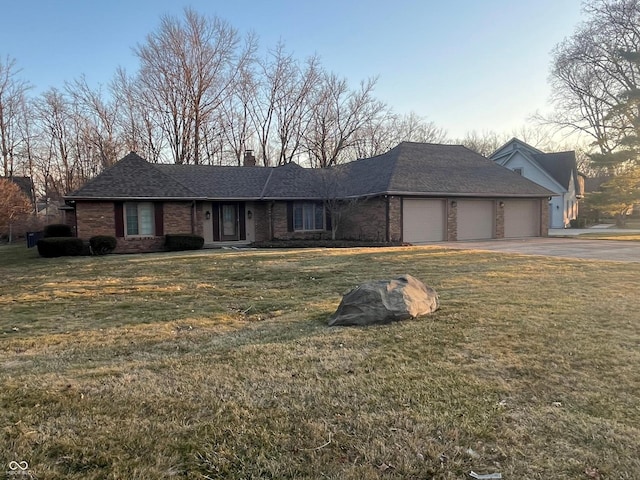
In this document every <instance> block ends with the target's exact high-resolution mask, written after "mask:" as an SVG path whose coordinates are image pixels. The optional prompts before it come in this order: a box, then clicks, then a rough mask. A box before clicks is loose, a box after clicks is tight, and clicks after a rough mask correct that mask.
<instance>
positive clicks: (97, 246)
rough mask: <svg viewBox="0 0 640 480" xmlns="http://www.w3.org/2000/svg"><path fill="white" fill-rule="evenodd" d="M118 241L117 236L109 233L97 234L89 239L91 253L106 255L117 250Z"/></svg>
mask: <svg viewBox="0 0 640 480" xmlns="http://www.w3.org/2000/svg"><path fill="white" fill-rule="evenodd" d="M117 244H118V241H117V240H116V237H112V236H109V235H96V236H94V237H91V238H90V239H89V245H90V247H91V253H92V254H93V255H106V254H108V253H111V252H113V251H114V250H115V248H116V245H117Z"/></svg>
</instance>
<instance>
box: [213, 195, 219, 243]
mask: <svg viewBox="0 0 640 480" xmlns="http://www.w3.org/2000/svg"><path fill="white" fill-rule="evenodd" d="M211 207H212V208H211V210H213V241H214V242H219V241H220V204H217V203H214V204H213V205H211Z"/></svg>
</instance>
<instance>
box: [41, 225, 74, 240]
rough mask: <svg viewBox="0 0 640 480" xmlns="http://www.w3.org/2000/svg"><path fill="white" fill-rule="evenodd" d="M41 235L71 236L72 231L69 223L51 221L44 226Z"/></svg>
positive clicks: (46, 236) (48, 236) (44, 236)
mask: <svg viewBox="0 0 640 480" xmlns="http://www.w3.org/2000/svg"><path fill="white" fill-rule="evenodd" d="M42 237H43V238H50V237H73V232H72V231H71V227H70V226H69V225H66V224H64V223H52V224H51V225H47V226H46V227H44V230H43V234H42Z"/></svg>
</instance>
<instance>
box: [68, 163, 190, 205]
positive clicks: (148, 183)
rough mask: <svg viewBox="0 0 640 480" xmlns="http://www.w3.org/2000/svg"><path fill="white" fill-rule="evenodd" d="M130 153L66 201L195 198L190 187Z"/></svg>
mask: <svg viewBox="0 0 640 480" xmlns="http://www.w3.org/2000/svg"><path fill="white" fill-rule="evenodd" d="M157 167H158V166H157V165H154V164H152V163H149V162H147V161H146V160H144V159H143V158H141V157H139V156H138V155H137V154H135V153H133V152H131V153H129V155H127V156H126V157H124V158H123V159H122V160H120V161H119V162H117V163H115V164H114V165H113V166H112V167H110V168H108V169H106V170H105V171H104V172H102V173H101V174H100V175H98V176H97V177H95V178H94V179H92V180H90V181H89V182H87V183H86V184H85V185H84V186H83V187H81V188H80V189H78V190H76V191H75V192H73V193H71V194H70V195H69V196H68V197H67V198H88V199H92V198H93V199H98V198H189V199H192V198H197V197H198V195H197V193H195V192H194V191H193V190H191V189H190V188H188V187H186V186H185V185H183V184H181V183H179V182H178V181H176V180H175V179H174V178H172V177H171V176H169V175H167V174H166V173H164V172H163V171H161V169H159V168H157Z"/></svg>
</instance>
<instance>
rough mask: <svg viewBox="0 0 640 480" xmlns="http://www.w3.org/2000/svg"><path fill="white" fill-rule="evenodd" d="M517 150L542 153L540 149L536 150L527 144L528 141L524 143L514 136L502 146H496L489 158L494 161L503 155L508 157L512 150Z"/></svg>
mask: <svg viewBox="0 0 640 480" xmlns="http://www.w3.org/2000/svg"><path fill="white" fill-rule="evenodd" d="M518 150H519V151H524V152H527V153H529V154H532V155H533V154H536V153H543V152H542V151H541V150H538V149H537V148H535V147H533V146H531V145H529V144H528V143H525V142H523V141H522V140H519V139H517V138H515V137H514V138H512V139H511V140H509V141H508V142H507V143H505V144H504V145H503V146H501V147H500V148H498V149H497V150H496V151H495V152H493V153H492V154H491V155H489V158H490V159H492V160H494V161H498V160H499V159H501V158H503V157H508V156H509V155H511V154H512V153H513V152H515V151H518Z"/></svg>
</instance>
